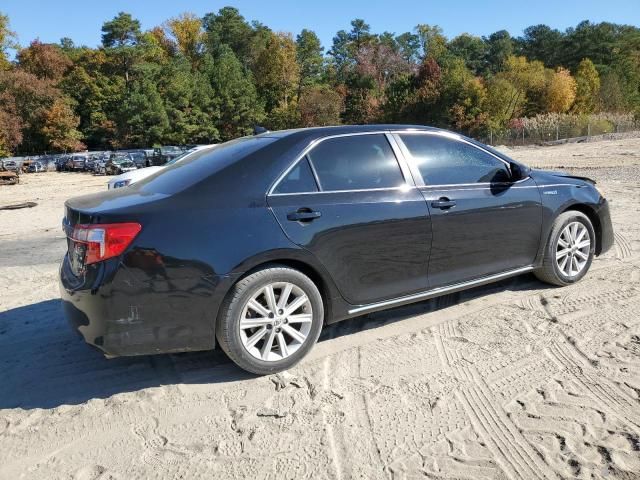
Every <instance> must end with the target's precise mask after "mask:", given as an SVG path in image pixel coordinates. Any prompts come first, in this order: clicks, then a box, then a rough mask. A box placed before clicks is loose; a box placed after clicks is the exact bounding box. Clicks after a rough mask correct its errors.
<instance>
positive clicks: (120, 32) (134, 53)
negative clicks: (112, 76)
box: [102, 12, 142, 84]
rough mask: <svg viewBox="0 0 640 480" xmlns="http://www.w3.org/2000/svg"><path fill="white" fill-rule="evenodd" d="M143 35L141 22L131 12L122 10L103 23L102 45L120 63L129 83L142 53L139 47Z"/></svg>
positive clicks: (122, 72)
mask: <svg viewBox="0 0 640 480" xmlns="http://www.w3.org/2000/svg"><path fill="white" fill-rule="evenodd" d="M141 35H142V33H141V31H140V22H139V21H138V20H136V19H134V18H133V17H132V16H131V15H130V14H129V13H125V12H120V13H118V15H116V16H115V17H114V18H113V19H112V20H110V21H108V22H105V23H104V24H103V25H102V45H103V46H104V47H105V49H107V51H108V52H109V54H110V55H111V56H113V58H114V60H115V61H116V62H117V63H118V65H119V70H120V73H121V74H122V75H123V76H124V78H125V82H126V83H127V84H128V83H129V80H130V78H129V76H130V72H131V68H132V67H133V65H134V63H135V61H136V60H137V59H138V58H139V57H140V55H141V52H140V49H139V48H138V44H139V40H140V37H141Z"/></svg>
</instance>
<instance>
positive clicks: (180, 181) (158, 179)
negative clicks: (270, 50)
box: [136, 137, 277, 195]
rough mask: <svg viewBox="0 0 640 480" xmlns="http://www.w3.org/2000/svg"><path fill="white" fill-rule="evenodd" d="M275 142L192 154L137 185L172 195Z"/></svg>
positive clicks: (258, 140)
mask: <svg viewBox="0 0 640 480" xmlns="http://www.w3.org/2000/svg"><path fill="white" fill-rule="evenodd" d="M276 140H277V139H275V138H269V137H242V138H238V139H236V140H231V141H230V142H226V143H222V144H220V145H217V146H216V147H215V148H212V149H205V150H202V151H199V152H193V153H192V154H191V155H189V156H188V157H185V158H184V159H182V160H180V161H179V162H176V163H174V164H171V165H166V166H165V167H163V168H162V169H161V170H160V171H159V172H158V173H156V174H154V175H151V176H150V177H149V178H146V179H144V180H142V181H140V182H138V183H136V185H137V186H138V188H140V189H141V190H142V191H143V192H148V193H163V194H167V195H171V194H174V193H177V192H180V191H181V190H184V189H185V188H187V187H190V186H191V185H194V184H196V183H197V182H199V181H200V180H204V179H205V178H207V177H208V176H210V175H212V174H213V173H215V172H217V171H220V170H222V169H223V168H225V167H227V166H229V165H231V164H233V163H235V162H237V161H238V160H241V159H243V158H244V157H246V156H247V155H251V154H252V153H253V152H256V151H258V150H260V149H261V148H263V147H266V146H267V145H269V144H270V143H272V142H274V141H276Z"/></svg>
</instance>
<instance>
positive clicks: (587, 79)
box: [573, 58, 600, 113]
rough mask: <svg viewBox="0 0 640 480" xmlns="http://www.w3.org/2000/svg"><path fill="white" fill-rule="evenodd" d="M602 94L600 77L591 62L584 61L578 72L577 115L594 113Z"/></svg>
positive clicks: (575, 107) (575, 104)
mask: <svg viewBox="0 0 640 480" xmlns="http://www.w3.org/2000/svg"><path fill="white" fill-rule="evenodd" d="M599 94H600V75H599V74H598V70H597V69H596V67H595V65H594V64H593V62H592V61H591V60H589V59H588V58H585V59H583V60H582V61H581V62H580V64H579V65H578V71H577V72H576V100H575V103H574V104H573V111H574V112H576V113H592V112H594V111H595V110H596V108H597V107H598V95H599Z"/></svg>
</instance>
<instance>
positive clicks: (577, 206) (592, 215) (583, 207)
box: [558, 203, 602, 255]
mask: <svg viewBox="0 0 640 480" xmlns="http://www.w3.org/2000/svg"><path fill="white" fill-rule="evenodd" d="M571 210H574V211H577V212H581V213H584V214H585V215H586V216H587V218H589V220H590V221H591V224H592V225H593V230H594V231H595V234H596V249H595V254H596V255H600V253H601V252H602V224H601V223H600V217H599V216H598V214H597V213H596V210H595V209H594V208H593V207H591V206H590V205H588V204H586V203H574V204H571V205H569V206H567V207H566V208H565V209H564V210H562V211H561V212H559V213H558V215H560V214H562V213H565V212H568V211H571Z"/></svg>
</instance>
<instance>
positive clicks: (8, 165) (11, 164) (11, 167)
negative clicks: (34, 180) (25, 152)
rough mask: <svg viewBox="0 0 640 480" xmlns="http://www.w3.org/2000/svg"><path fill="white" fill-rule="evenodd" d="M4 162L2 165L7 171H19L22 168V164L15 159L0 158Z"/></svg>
mask: <svg viewBox="0 0 640 480" xmlns="http://www.w3.org/2000/svg"><path fill="white" fill-rule="evenodd" d="M0 161H1V162H2V167H3V169H4V170H5V171H7V172H17V171H18V170H20V166H19V165H18V162H16V161H15V160H0Z"/></svg>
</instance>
